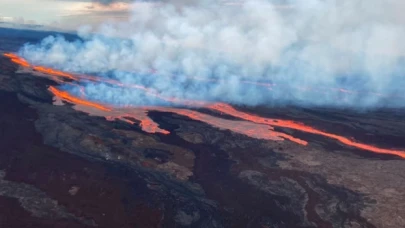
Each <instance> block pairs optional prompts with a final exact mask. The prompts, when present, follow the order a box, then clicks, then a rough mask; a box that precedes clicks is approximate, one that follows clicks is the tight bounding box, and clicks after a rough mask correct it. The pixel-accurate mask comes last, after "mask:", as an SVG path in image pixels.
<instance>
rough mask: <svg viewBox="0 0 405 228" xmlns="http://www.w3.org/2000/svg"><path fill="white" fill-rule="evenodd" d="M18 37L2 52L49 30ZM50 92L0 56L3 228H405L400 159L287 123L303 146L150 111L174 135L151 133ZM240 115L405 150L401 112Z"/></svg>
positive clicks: (45, 82) (262, 110)
mask: <svg viewBox="0 0 405 228" xmlns="http://www.w3.org/2000/svg"><path fill="white" fill-rule="evenodd" d="M27 33H28V32H27ZM23 35H26V34H19V35H18V34H17V35H15V36H16V37H18V39H17V38H15V37H14V38H10V39H7V38H5V37H1V43H0V51H3V52H12V51H16V50H17V49H18V47H19V46H21V45H22V44H23V43H24V42H27V41H29V42H30V41H32V40H35V39H39V38H41V36H43V35H44V34H42V33H39V34H34V35H32V36H31V37H30V40H26V39H24V38H23V37H24V36H23ZM33 37H34V38H33ZM55 85H56V82H54V81H52V80H49V79H48V78H44V77H42V78H41V77H36V76H34V75H33V74H32V73H30V72H26V71H22V70H21V68H20V66H18V65H17V64H15V63H13V62H11V61H10V59H8V58H6V57H3V56H2V57H0V100H1V102H0V110H1V111H0V126H1V127H0V132H1V133H0V134H1V137H0V227H9V228H14V227H15V228H17V227H43V228H47V227H56V228H58V227H69V228H76V227H78V228H79V227H80V228H81V227H86V228H87V227H102V228H104V227H105V228H115V227H117V228H118V227H122V228H130V227H131V228H132V227H280V228H281V227H322V228H323V227H383V228H385V227H386V228H398V227H405V192H404V191H403V189H405V160H404V159H403V158H401V157H399V156H395V155H387V154H377V153H373V152H370V151H365V150H362V149H358V148H355V147H350V146H348V145H345V144H342V143H340V142H339V141H336V140H333V139H330V138H327V137H323V136H321V135H316V134H310V133H306V132H301V131H298V130H293V129H289V128H283V127H275V130H277V131H278V132H283V133H286V134H288V135H291V136H293V137H296V138H300V139H302V140H305V141H307V142H308V144H307V145H305V146H304V145H300V144H297V143H294V142H292V141H289V140H266V139H257V138H252V137H249V136H247V135H244V134H240V133H238V132H234V131H231V130H229V129H221V128H218V127H215V126H212V125H210V124H207V123H205V122H203V121H197V120H195V119H191V118H188V117H186V116H183V115H178V114H176V113H169V112H164V111H159V110H155V111H150V112H148V113H147V115H148V117H149V118H150V119H151V120H153V121H154V122H156V123H158V124H159V127H161V128H162V129H166V130H168V131H169V132H170V133H169V134H163V133H156V134H152V133H147V132H145V131H143V130H142V129H141V127H140V126H139V125H138V124H131V123H129V122H128V121H122V120H115V121H108V120H106V119H105V118H104V117H101V116H92V115H89V114H88V113H85V112H82V111H78V110H76V109H74V107H73V105H72V104H70V103H69V102H64V105H54V102H53V94H52V93H50V91H49V90H48V88H49V86H55ZM235 108H236V109H238V110H240V111H244V112H247V113H254V114H256V115H258V116H262V117H269V118H279V119H286V120H292V121H299V122H303V123H305V124H308V125H311V126H313V127H316V128H317V129H322V130H323V131H325V132H330V133H333V134H337V135H342V136H345V137H347V138H355V140H358V141H360V142H363V143H368V144H372V145H378V146H379V147H382V148H393V149H398V150H400V149H401V148H402V149H404V148H405V118H404V116H405V115H404V114H405V111H404V110H394V109H381V110H377V111H367V112H365V111H362V112H359V111H350V110H336V109H315V108H298V107H278V108H271V107H255V108H252V107H235ZM201 112H204V113H207V115H208V114H211V115H213V116H215V115H218V114H215V113H210V111H207V110H201ZM222 118H223V119H226V120H232V121H238V119H237V118H233V117H231V116H223V117H222ZM134 122H135V123H137V122H136V120H134Z"/></svg>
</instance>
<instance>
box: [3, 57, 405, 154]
mask: <svg viewBox="0 0 405 228" xmlns="http://www.w3.org/2000/svg"><path fill="white" fill-rule="evenodd" d="M4 55H5V56H6V57H8V58H10V59H11V61H13V62H14V63H16V64H18V65H20V66H22V67H26V68H28V67H31V68H32V69H34V70H35V71H38V72H41V73H44V74H47V75H49V76H51V77H50V78H51V79H55V78H54V77H60V78H65V79H69V80H72V81H78V82H80V81H92V82H101V83H109V84H111V85H115V86H117V87H125V88H134V89H139V90H142V91H144V92H145V93H146V94H148V95H150V96H154V97H156V98H159V99H163V100H166V101H170V102H172V103H175V104H178V105H190V106H197V107H200V108H206V109H209V110H212V111H216V112H220V113H224V114H227V115H230V116H233V117H236V118H238V119H241V120H238V121H236V120H227V119H223V118H219V117H214V116H211V115H207V114H203V113H200V112H198V111H193V110H188V109H181V108H172V107H114V106H110V105H102V104H99V103H96V102H92V101H89V100H86V98H85V90H84V88H83V87H81V88H80V92H81V96H80V98H79V97H75V96H73V95H71V94H69V93H68V92H66V91H61V90H59V89H57V88H55V87H53V86H50V87H49V91H50V92H51V93H52V94H53V95H54V96H55V98H56V99H57V100H62V101H66V102H69V103H72V104H74V105H75V108H76V109H78V110H81V111H85V112H87V113H90V114H93V115H99V116H104V117H106V118H107V119H108V120H116V119H119V120H123V121H125V122H127V123H130V124H135V123H136V121H139V125H140V126H141V128H142V130H144V131H145V132H148V133H162V134H169V133H170V132H169V131H167V130H164V129H161V128H159V125H158V124H157V123H156V122H154V121H153V120H152V119H151V118H149V117H148V112H149V111H159V112H170V113H175V114H178V115H181V116H186V117H188V118H190V119H193V120H197V121H201V122H204V123H207V124H209V125H212V126H214V127H217V128H220V129H227V130H230V131H233V132H236V133H240V134H244V135H247V136H249V137H253V138H259V139H267V140H284V139H288V140H290V141H293V142H295V143H298V144H300V145H307V144H308V143H307V142H306V141H305V140H302V139H298V138H295V137H293V136H291V135H288V134H285V133H281V132H276V131H275V130H274V127H282V128H290V129H294V130H298V131H302V132H306V133H311V134H316V135H321V136H324V137H327V138H331V139H334V140H337V141H339V142H341V143H343V144H345V145H347V146H351V147H355V148H358V149H362V150H366V151H370V152H374V153H379V154H391V155H397V156H400V157H402V158H405V151H403V150H391V149H383V148H379V147H376V146H373V145H368V144H365V143H359V142H355V141H353V140H350V139H348V138H346V137H343V136H340V135H336V134H332V133H328V132H325V131H321V130H318V129H315V128H313V127H310V126H307V125H305V124H303V123H299V122H294V121H290V120H282V119H272V118H264V117H260V116H256V115H253V114H249V113H245V112H242V111H239V110H236V109H235V108H233V107H232V106H230V105H228V104H224V103H215V104H207V103H206V102H203V101H188V100H182V99H178V98H170V97H169V98H168V97H164V96H162V95H161V94H159V93H158V92H156V91H155V90H154V89H150V88H147V87H144V86H142V85H135V84H129V85H128V84H123V83H121V82H119V81H115V80H112V79H105V78H100V77H95V76H88V75H73V74H69V73H65V72H61V71H57V70H53V69H50V68H46V67H42V66H31V64H29V63H28V62H27V61H25V60H24V59H23V58H20V57H18V56H17V55H14V54H9V53H7V54H4ZM57 81H58V82H60V83H61V82H64V81H61V80H57ZM73 85H75V86H80V85H78V84H73ZM266 86H269V87H270V86H272V85H270V84H266ZM89 108H90V109H91V110H89ZM132 119H133V120H136V121H133V120H132Z"/></svg>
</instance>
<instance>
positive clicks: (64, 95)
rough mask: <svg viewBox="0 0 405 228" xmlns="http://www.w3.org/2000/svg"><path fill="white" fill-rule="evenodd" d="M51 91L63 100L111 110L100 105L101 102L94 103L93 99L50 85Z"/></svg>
mask: <svg viewBox="0 0 405 228" xmlns="http://www.w3.org/2000/svg"><path fill="white" fill-rule="evenodd" d="M49 91H51V92H52V93H53V94H54V95H55V96H57V97H59V98H62V99H63V100H66V101H69V102H71V103H74V104H80V105H85V106H88V107H92V108H96V109H100V110H102V111H111V109H110V108H107V107H105V106H103V105H100V104H97V103H94V102H91V101H86V100H83V99H80V98H77V97H74V96H72V95H70V94H69V93H68V92H65V91H61V90H58V89H56V88H55V87H53V86H49Z"/></svg>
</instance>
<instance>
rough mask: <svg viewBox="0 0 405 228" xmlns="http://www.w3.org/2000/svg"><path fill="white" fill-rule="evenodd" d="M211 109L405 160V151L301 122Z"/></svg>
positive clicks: (216, 107)
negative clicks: (364, 141)
mask: <svg viewBox="0 0 405 228" xmlns="http://www.w3.org/2000/svg"><path fill="white" fill-rule="evenodd" d="M209 108H210V109H212V110H216V111H218V112H221V113H225V114H227V115H230V116H233V117H237V118H240V119H243V120H247V121H251V122H254V123H258V124H267V125H270V126H276V127H284V128H290V129H294V130H298V131H303V132H307V133H311V134H316V135H322V136H325V137H328V138H331V139H335V140H338V141H339V142H341V143H343V144H346V145H348V146H352V147H356V148H359V149H362V150H368V151H371V152H374V153H379V154H392V155H397V156H400V157H402V158H405V151H403V150H390V149H383V148H378V147H375V146H372V145H368V144H364V143H358V142H355V141H352V140H350V139H348V138H346V137H343V136H340V135H335V134H332V133H328V132H324V131H321V130H318V129H315V128H313V127H310V126H307V125H305V124H303V123H299V122H294V121H290V120H280V119H271V118H264V117H260V116H256V115H252V114H248V113H244V112H241V111H238V110H236V109H235V108H233V107H232V106H230V105H228V104H222V103H221V104H213V105H210V106H209Z"/></svg>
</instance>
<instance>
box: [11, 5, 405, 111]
mask: <svg viewBox="0 0 405 228" xmlns="http://www.w3.org/2000/svg"><path fill="white" fill-rule="evenodd" d="M403 10H405V2H404V3H403V2H402V1H397V0H386V1H381V0H307V1H299V0H296V1H294V0H285V1H281V0H280V1H270V0H246V1H240V2H238V1H234V2H230V1H228V2H218V1H212V0H198V1H192V2H189V1H181V0H176V1H163V2H158V3H157V2H155V3H151V2H149V3H147V2H134V3H133V4H132V13H131V18H130V19H128V21H126V22H124V23H122V22H120V23H112V22H106V23H104V24H103V25H101V26H100V27H98V28H90V27H86V26H84V27H83V28H82V29H80V30H79V32H78V35H79V36H80V37H81V39H80V40H77V41H73V42H72V41H67V40H66V39H64V38H63V37H60V36H56V37H54V36H51V37H48V38H46V39H44V40H43V41H42V42H41V43H39V44H27V45H25V46H24V47H23V48H21V50H20V51H19V54H20V55H21V56H23V57H24V58H26V59H28V60H29V61H30V62H32V63H34V64H41V65H45V66H49V67H54V68H57V69H60V70H64V71H68V72H77V73H86V74H97V75H98V76H100V77H111V78H114V79H117V80H119V81H121V82H122V83H137V84H140V85H143V86H145V87H148V88H153V89H154V90H156V91H158V92H160V93H161V94H162V95H164V96H168V97H177V98H181V99H194V100H204V101H223V102H229V103H233V104H244V105H259V104H261V105H271V104H298V105H315V106H339V107H363V108H374V107H381V106H391V107H404V106H405V102H404V98H403V97H401V96H402V93H401V92H402V88H403V87H404V86H405V76H404V54H405V43H404V42H403V41H404V40H405V27H404V26H403V25H404V23H405V14H403V13H402V12H403ZM90 31H95V33H92V32H90ZM263 85H266V86H263ZM66 89H70V88H68V87H67V88H66ZM71 91H72V92H75V91H74V89H71ZM86 93H87V94H88V96H89V98H91V99H93V100H98V101H103V102H112V103H116V104H134V105H155V104H158V103H159V101H157V100H155V99H153V98H150V97H147V95H145V94H144V93H143V92H142V91H139V90H134V89H123V88H116V87H112V86H109V85H105V84H101V83H98V84H97V83H93V84H87V85H86Z"/></svg>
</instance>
